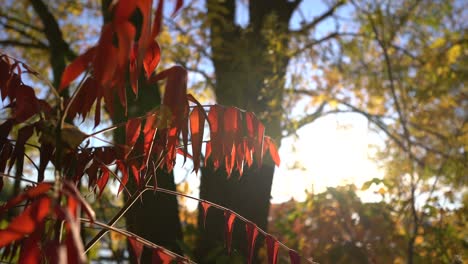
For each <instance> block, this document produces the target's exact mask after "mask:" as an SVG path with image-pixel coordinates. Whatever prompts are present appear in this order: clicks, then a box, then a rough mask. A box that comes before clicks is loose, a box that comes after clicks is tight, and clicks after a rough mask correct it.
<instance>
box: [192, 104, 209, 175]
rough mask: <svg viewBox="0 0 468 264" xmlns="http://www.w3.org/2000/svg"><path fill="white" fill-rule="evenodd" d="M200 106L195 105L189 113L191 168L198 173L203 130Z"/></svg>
mask: <svg viewBox="0 0 468 264" xmlns="http://www.w3.org/2000/svg"><path fill="white" fill-rule="evenodd" d="M204 111H205V110H203V108H202V107H199V106H195V107H194V108H193V110H192V113H191V114H190V132H191V134H192V157H193V170H194V171H195V173H198V170H199V169H200V156H201V146H202V142H203V131H204V130H205V115H204V113H203V112H204Z"/></svg>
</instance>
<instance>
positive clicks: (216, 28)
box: [196, 0, 300, 263]
mask: <svg viewBox="0 0 468 264" xmlns="http://www.w3.org/2000/svg"><path fill="white" fill-rule="evenodd" d="M299 2H300V1H295V2H289V1H286V0H284V1H283V0H275V1H266V0H261V1H250V4H249V13H250V23H249V25H248V27H247V28H245V29H242V28H240V27H238V26H237V25H236V24H235V21H234V14H235V12H236V10H235V9H236V7H235V1H234V0H231V1H224V2H222V3H220V2H219V1H214V0H208V1H207V12H208V17H209V22H210V30H211V48H212V55H213V63H214V67H215V74H216V86H215V94H216V98H217V102H218V103H220V104H223V105H233V106H236V107H239V108H242V109H245V110H248V111H253V112H254V113H256V115H257V117H258V118H259V119H260V120H261V121H262V122H263V123H264V125H265V127H266V132H265V133H266V134H267V135H269V136H271V137H272V138H273V139H275V140H276V142H278V143H279V140H280V139H281V119H282V116H283V110H282V105H281V101H282V97H283V93H284V79H285V75H286V67H287V65H288V62H289V57H288V55H287V50H286V49H287V47H288V43H289V38H288V37H287V33H288V25H289V20H290V18H291V15H292V13H293V11H294V9H295V8H296V7H297V5H298V3H299ZM220 6H221V7H222V8H220ZM220 10H222V11H220ZM221 13H222V14H221ZM220 17H224V19H220ZM270 33H274V34H277V35H276V36H277V37H278V38H277V39H276V41H278V43H276V44H278V45H279V46H280V47H281V48H280V49H279V50H274V52H272V51H273V49H274V48H273V47H272V43H271V38H270V35H269V34H270ZM273 173H274V165H273V162H272V161H271V158H270V157H269V156H265V161H264V165H263V167H261V168H258V166H257V165H256V164H254V165H253V166H252V167H251V168H246V169H245V170H244V175H243V176H242V177H241V178H240V180H238V176H239V175H238V173H237V172H235V173H233V175H232V176H231V177H230V179H227V175H226V172H225V171H223V170H222V169H219V170H218V171H215V170H214V168H213V166H211V164H210V163H208V164H206V166H205V168H203V169H202V176H201V184H200V197H201V198H202V199H206V200H209V201H212V202H215V203H218V204H220V205H222V206H225V207H227V208H229V209H232V210H234V211H236V212H237V213H239V214H241V215H242V216H244V217H246V218H247V219H249V220H251V221H253V222H254V223H255V224H257V225H258V226H259V227H260V228H262V229H264V230H266V229H267V223H268V211H269V208H270V193H271V185H272V182H273ZM202 210H203V209H202V208H201V207H199V218H198V223H199V230H200V234H201V235H200V238H199V240H198V243H197V247H196V257H197V260H198V261H199V262H202V263H215V262H216V257H209V258H207V256H213V255H215V256H216V255H218V256H219V255H222V253H221V254H220V252H219V248H220V247H222V245H223V243H224V242H223V241H224V224H225V223H224V221H225V220H224V216H223V214H222V212H219V211H217V210H211V211H209V213H208V216H207V220H206V230H205V228H204V227H203V224H202V223H203V219H202V215H203V213H202V212H203V211H202ZM260 239H261V238H260V236H259V239H258V241H257V250H255V255H256V252H257V251H258V245H260V244H261V243H260ZM246 244H247V241H246V236H245V226H244V225H243V224H241V223H240V221H239V222H237V224H236V225H235V226H234V232H233V241H232V252H236V251H237V252H238V254H240V255H244V256H245V255H246ZM216 252H218V254H216ZM254 262H256V261H254Z"/></svg>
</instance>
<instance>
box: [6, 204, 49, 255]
mask: <svg viewBox="0 0 468 264" xmlns="http://www.w3.org/2000/svg"><path fill="white" fill-rule="evenodd" d="M50 205H51V201H50V198H49V197H43V198H41V199H39V200H37V201H35V202H34V203H33V204H31V205H30V206H28V207H27V208H26V209H25V210H24V211H23V212H22V213H21V214H20V215H19V216H17V217H15V218H14V219H13V220H12V221H11V222H10V225H8V227H7V228H6V229H3V230H0V248H2V247H4V246H6V245H8V244H10V243H12V242H13V241H15V240H18V239H21V238H23V237H24V236H26V235H29V234H31V233H32V232H33V231H34V230H36V228H37V227H38V225H40V224H41V222H42V221H43V220H44V219H45V218H46V216H47V215H48V214H49V211H50Z"/></svg>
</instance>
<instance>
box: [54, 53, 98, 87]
mask: <svg viewBox="0 0 468 264" xmlns="http://www.w3.org/2000/svg"><path fill="white" fill-rule="evenodd" d="M95 50H96V48H95V47H92V48H90V49H88V50H87V51H86V52H85V53H83V54H81V55H80V56H78V57H77V58H76V59H75V60H74V61H73V62H72V63H70V64H69V65H68V66H67V67H66V68H65V70H64V71H63V74H62V80H61V82H60V88H59V91H62V90H63V89H64V88H65V87H67V86H69V85H70V83H71V82H72V81H73V80H75V79H76V78H77V77H78V76H79V75H80V74H82V73H83V72H84V71H85V70H86V68H87V67H88V65H89V63H90V62H91V61H92V60H93V57H94V54H95Z"/></svg>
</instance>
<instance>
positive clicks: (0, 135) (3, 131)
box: [0, 119, 13, 140]
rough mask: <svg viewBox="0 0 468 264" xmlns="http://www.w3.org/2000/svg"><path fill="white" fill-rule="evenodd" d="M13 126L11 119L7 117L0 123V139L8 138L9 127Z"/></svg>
mask: <svg viewBox="0 0 468 264" xmlns="http://www.w3.org/2000/svg"><path fill="white" fill-rule="evenodd" d="M12 128H13V119H8V120H7V121H5V122H3V123H2V124H1V125H0V140H1V139H6V138H8V134H10V131H11V129H12Z"/></svg>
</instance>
